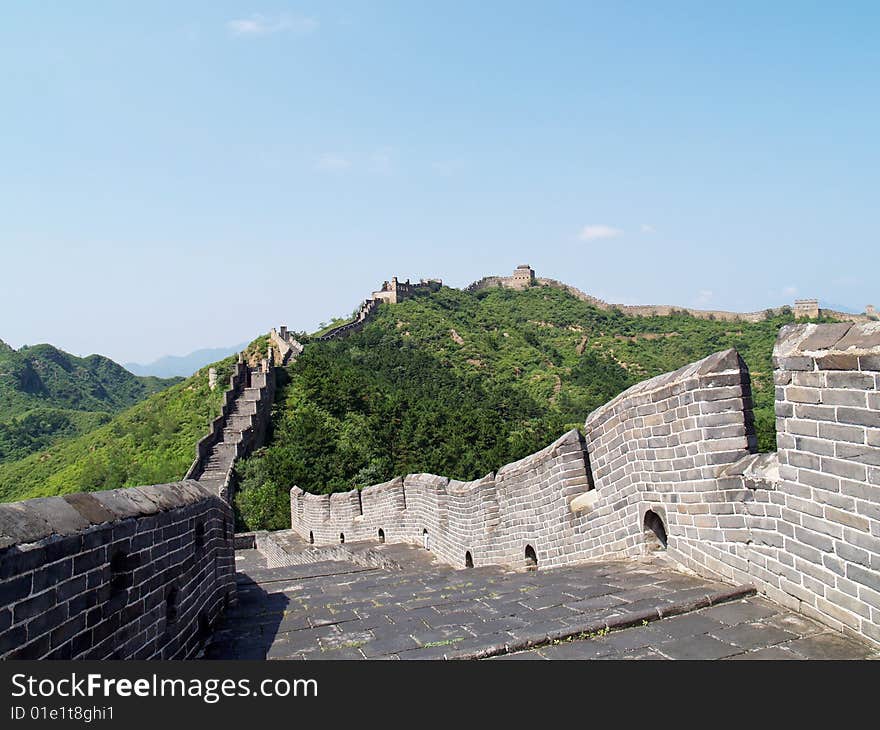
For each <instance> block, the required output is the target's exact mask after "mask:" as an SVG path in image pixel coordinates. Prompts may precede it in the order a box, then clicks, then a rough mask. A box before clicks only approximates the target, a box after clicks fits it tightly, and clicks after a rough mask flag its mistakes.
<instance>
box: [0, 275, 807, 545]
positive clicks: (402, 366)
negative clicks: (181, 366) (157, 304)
mask: <svg viewBox="0 0 880 730" xmlns="http://www.w3.org/2000/svg"><path fill="white" fill-rule="evenodd" d="M791 321H792V316H791V315H790V314H785V315H779V316H768V318H767V319H766V320H764V321H761V322H757V323H746V322H724V321H715V320H704V319H696V318H694V317H692V316H690V315H688V314H685V313H676V314H672V315H669V316H662V317H631V316H627V315H624V314H622V313H621V312H620V311H616V310H608V311H605V310H600V309H597V308H595V307H593V306H592V305H590V304H588V303H586V302H583V301H581V300H579V299H577V298H575V297H573V296H571V295H570V294H568V293H566V292H564V291H561V290H559V289H554V288H549V287H532V288H530V289H528V290H526V291H522V292H516V291H511V290H508V289H491V290H485V291H481V292H477V293H467V292H462V291H459V290H455V289H448V288H444V289H441V290H440V291H439V292H436V293H433V294H424V295H419V296H416V297H414V298H413V299H410V300H407V301H405V302H403V303H401V304H396V305H382V306H381V307H380V308H379V310H378V312H377V314H376V317H375V319H373V320H372V321H371V322H370V323H369V324H368V325H367V326H366V327H365V328H364V330H363V331H362V332H360V333H356V334H352V335H350V336H349V337H347V338H345V339H343V340H338V341H330V342H320V341H317V340H316V339H314V338H312V339H311V341H309V342H308V344H307V347H306V349H305V352H304V353H303V354H302V355H301V356H300V357H299V358H298V359H297V360H296V362H294V363H293V364H292V365H290V366H288V367H287V368H285V369H283V370H280V371H279V388H278V391H277V396H276V402H275V406H274V409H273V415H272V429H271V435H270V440H269V442H268V444H267V446H265V447H264V448H263V449H261V450H259V451H258V452H256V453H255V454H254V455H253V456H252V457H251V458H250V459H247V460H245V461H242V462H240V463H239V465H238V467H237V469H238V472H239V476H240V479H241V484H240V489H239V491H238V494H237V497H236V509H237V514H238V520H239V526H240V527H242V528H275V527H284V526H288V525H289V507H288V504H289V502H288V492H289V489H290V487H291V486H292V485H293V484H297V485H299V486H300V487H302V488H304V489H307V490H309V491H315V492H333V491H339V490H345V489H350V488H351V487H353V486H354V487H363V486H366V485H369V484H375V483H377V482H380V481H383V480H386V479H390V478H391V477H393V476H395V475H399V474H405V473H408V472H418V471H429V472H434V473H440V474H444V475H447V476H450V477H454V478H458V479H473V478H476V477H479V476H482V475H484V474H486V473H488V472H490V471H494V470H496V469H497V468H498V467H499V466H501V465H503V464H505V463H507V462H510V461H512V460H515V459H518V458H521V457H523V456H525V455H527V454H529V453H532V452H533V451H535V450H537V449H540V448H542V447H543V446H545V445H547V444H548V443H550V442H551V441H552V440H553V439H555V438H557V437H558V436H559V435H560V434H561V433H563V432H564V431H565V430H567V429H569V428H571V427H578V426H581V425H582V424H583V422H584V420H585V419H586V416H587V415H588V414H589V413H590V411H592V410H593V409H595V408H597V407H598V406H600V405H602V404H603V403H605V402H607V401H608V400H610V399H611V398H613V397H614V396H615V395H617V394H618V393H620V392H621V391H622V390H624V389H625V388H627V387H629V386H630V385H631V384H633V383H636V382H638V381H640V380H643V379H644V378H648V377H651V376H654V375H658V374H660V373H664V372H668V371H670V370H674V369H676V368H678V367H680V366H682V365H685V364H687V363H690V362H693V361H694V360H697V359H699V358H701V357H704V356H706V355H708V354H710V353H712V352H715V351H717V350H721V349H724V348H727V347H736V348H737V349H738V350H739V352H740V353H741V354H742V355H743V357H744V358H745V360H746V362H747V363H748V365H749V368H750V370H751V374H752V384H753V391H754V396H755V406H756V407H755V413H756V425H757V429H758V434H759V445H760V447H761V448H762V449H763V450H771V449H773V448H775V434H774V426H775V419H774V415H773V374H772V365H771V352H772V348H773V343H774V341H775V339H776V334H777V332H778V329H779V327H781V326H782V325H783V324H786V323H788V322H791ZM265 345H266V337H265V336H263V337H260V338H258V339H257V340H255V341H254V342H253V343H251V345H250V347H249V350H255V349H260V350H262V349H264V348H265ZM33 349H35V348H28V350H27V351H30V350H33ZM9 353H10V350H9V348H0V363H5V362H6V361H7V360H8V359H9ZM17 354H20V353H17ZM74 360H76V359H75V358H74ZM89 360H90V358H85V359H84V361H89ZM233 360H234V359H233V358H227V359H226V360H223V361H221V362H220V363H217V364H216V365H215V366H216V367H217V368H218V370H219V378H220V379H219V382H220V383H224V382H225V381H226V379H227V378H228V374H229V372H230V369H231V367H232V364H233ZM16 362H18V361H16ZM111 365H112V364H111ZM19 367H20V368H21V369H19V370H17V371H15V372H17V373H19V375H17V376H15V377H17V378H18V380H17V381H16V382H19V383H21V382H22V380H26V381H27V382H28V383H32V384H33V383H34V382H36V381H34V380H32V379H31V378H32V376H30V375H23V374H24V373H25V372H26V369H25V368H24V366H22V365H20V364H19ZM41 367H42V368H43V370H40V369H39V368H36V367H32V368H31V369H32V370H34V371H35V372H37V374H38V375H39V376H40V382H42V383H43V388H44V389H46V390H49V389H54V390H53V391H52V392H56V393H57V392H59V391H60V390H61V387H60V383H59V385H58V387H56V385H55V384H54V381H53V380H52V378H51V377H49V376H48V374H47V373H49V372H52V373H55V372H56V371H55V370H54V369H51V370H50V369H49V366H48V365H45V364H43V365H41ZM104 367H107V368H109V372H115V371H114V370H113V368H112V367H111V366H110V365H107V364H106V363H104ZM116 367H118V366H116ZM59 368H60V370H63V371H64V372H69V371H67V370H65V368H63V367H60V366H59ZM0 370H2V372H3V373H4V375H3V376H0V378H6V379H7V380H9V381H11V380H13V376H10V375H9V374H8V373H9V371H10V370H11V368H9V367H8V366H6V365H3V366H2V367H0ZM58 377H59V378H60V373H58ZM83 377H85V376H83ZM74 380H76V379H74ZM46 381H48V384H47V383H46ZM3 382H4V383H5V382H7V381H3ZM77 382H78V381H77ZM104 389H105V390H107V386H106V385H105V386H104ZM32 390H34V389H33V388H31V390H26V389H24V388H22V387H18V388H17V389H16V393H17V394H18V395H16V396H15V397H16V398H24V397H25V396H23V395H21V393H25V394H26V396H27V397H32V396H33V393H32ZM84 390H85V392H86V393H88V392H92V391H89V390H88V389H84ZM221 395H222V388H217V389H215V390H214V391H211V390H209V389H208V383H207V368H203V369H202V370H201V371H199V372H198V373H196V374H195V375H194V376H193V377H191V378H188V379H187V380H184V381H183V382H180V383H177V384H176V385H172V386H171V387H169V388H167V389H165V390H162V391H161V392H159V393H155V394H153V395H151V396H149V397H148V398H146V399H145V400H143V401H142V402H139V403H137V404H136V405H133V406H131V407H130V408H128V409H126V410H124V411H122V412H121V413H118V414H116V415H115V416H113V417H112V419H111V420H110V421H108V422H107V423H105V424H103V425H100V426H99V427H97V428H95V429H94V430H91V431H89V432H88V433H85V434H83V435H80V436H74V437H71V438H68V439H66V440H64V441H60V442H57V443H54V444H52V445H50V446H48V447H46V448H43V449H41V450H40V451H39V452H37V453H33V454H30V455H28V456H26V457H25V458H23V459H19V460H16V461H9V462H7V463H5V464H0V500H14V499H24V498H28V497H35V496H44V495H51V494H63V493H68V492H76V491H90V490H97V489H110V488H115V487H120V486H132V485H137V484H149V483H161V482H165V481H171V480H175V479H179V478H181V477H182V476H183V474H184V473H185V472H186V470H187V468H188V467H189V465H190V463H191V461H192V458H193V453H194V446H195V443H196V442H197V441H198V439H199V438H201V437H202V436H203V435H204V434H205V433H206V432H207V428H208V426H209V423H210V421H211V419H212V418H214V417H215V416H216V415H217V413H218V411H219V405H220V398H221ZM78 397H79V398H81V399H85V398H86V395H84V394H83V393H80V395H79V396H78ZM28 402H30V401H28ZM83 402H87V401H85V400H81V401H75V400H70V401H68V402H67V403H68V404H69V405H73V404H74V403H76V404H78V405H81V404H82V403H83ZM76 412H77V413H87V411H76Z"/></svg>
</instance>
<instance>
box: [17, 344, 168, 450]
mask: <svg viewBox="0 0 880 730" xmlns="http://www.w3.org/2000/svg"><path fill="white" fill-rule="evenodd" d="M179 380H180V379H179V378H173V379H160V378H156V377H150V376H148V377H138V376H135V375H132V374H131V373H130V372H129V371H127V370H125V369H124V368H123V367H122V366H121V365H118V364H117V363H115V362H113V361H112V360H110V359H109V358H106V357H103V356H101V355H89V356H88V357H76V356H75V355H71V354H70V353H68V352H64V350H59V349H58V348H57V347H53V346H52V345H45V344H43V345H34V346H32V347H22V348H21V349H20V350H14V349H13V348H12V347H10V346H9V345H7V344H6V343H5V342H3V341H2V340H0V463H2V462H4V461H8V460H10V459H18V458H21V457H23V456H26V455H27V454H30V453H33V452H34V451H39V450H41V449H43V448H45V447H47V446H49V445H50V444H52V443H54V442H56V441H57V440H58V439H60V438H64V437H68V436H76V435H79V434H82V433H86V432H88V431H91V430H92V429H94V428H96V427H97V426H99V425H101V424H102V423H106V422H107V421H109V420H110V418H111V417H112V416H113V415H114V414H116V413H119V412H120V411H123V410H125V409H126V408H129V407H130V406H132V405H134V404H135V403H137V402H139V401H142V400H143V399H144V398H147V397H148V396H150V395H152V394H154V393H158V392H159V391H161V390H164V389H165V388H167V387H168V386H169V385H172V384H174V383H176V382H178V381H179Z"/></svg>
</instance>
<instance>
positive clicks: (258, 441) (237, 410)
mask: <svg viewBox="0 0 880 730" xmlns="http://www.w3.org/2000/svg"><path fill="white" fill-rule="evenodd" d="M274 392H275V379H274V372H273V360H272V358H271V357H270V358H269V359H268V360H264V361H263V363H262V364H261V365H257V366H256V367H251V366H250V365H248V364H246V363H244V362H243V360H240V361H239V364H238V365H237V366H236V370H235V372H234V374H233V376H232V379H231V381H230V387H229V390H228V391H227V392H226V393H225V394H224V403H223V408H222V412H221V415H220V416H219V417H218V418H217V419H215V421H214V423H213V426H212V430H211V432H210V433H209V434H208V435H207V436H206V437H205V438H204V439H202V441H201V442H200V443H199V445H198V448H197V455H196V461H195V462H194V463H193V466H192V467H191V468H190V471H189V472H188V473H187V478H192V479H195V480H196V481H198V482H200V483H202V484H204V485H205V486H207V487H208V488H209V489H211V490H212V491H214V492H216V493H217V494H218V495H220V496H221V497H222V498H223V499H225V500H227V501H229V500H231V499H232V488H233V483H232V476H233V467H234V466H235V462H236V461H237V460H238V459H239V458H242V457H245V456H247V455H249V454H250V453H251V452H252V451H253V450H254V449H255V448H258V447H259V446H261V445H262V443H263V439H264V437H265V431H266V426H267V423H268V418H269V410H270V409H271V407H272V401H273V398H274Z"/></svg>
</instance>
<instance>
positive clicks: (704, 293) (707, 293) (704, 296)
mask: <svg viewBox="0 0 880 730" xmlns="http://www.w3.org/2000/svg"><path fill="white" fill-rule="evenodd" d="M712 294H713V292H712V290H711V289H700V291H699V292H698V293H697V299H696V303H697V304H708V303H709V300H710V299H712Z"/></svg>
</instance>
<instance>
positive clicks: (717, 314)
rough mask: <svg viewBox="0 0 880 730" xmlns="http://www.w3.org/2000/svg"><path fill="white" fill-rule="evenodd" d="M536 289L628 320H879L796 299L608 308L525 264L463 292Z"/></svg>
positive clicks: (870, 310) (871, 311)
mask: <svg viewBox="0 0 880 730" xmlns="http://www.w3.org/2000/svg"><path fill="white" fill-rule="evenodd" d="M535 285H537V286H549V287H553V288H554V289H560V290H562V291H565V292H567V293H568V294H571V295H572V296H573V297H576V298H578V299H580V300H581V301H583V302H587V303H588V304H591V305H592V306H594V307H597V308H598V309H602V310H605V311H609V310H612V309H613V310H618V311H620V312H622V313H623V314H627V315H629V316H631V317H663V316H668V315H672V314H677V313H682V312H684V313H685V314H689V315H690V316H691V317H696V318H697V319H717V320H721V321H730V322H734V321H742V322H760V321H762V320H764V319H766V318H767V316H768V315H771V316H776V315H779V314H783V313H785V312H787V311H794V314H795V317H797V318H800V317H805V318H810V319H818V318H820V317H825V318H828V319H834V320H837V321H839V322H868V321H870V320H873V319H876V318H877V316H878V315H877V311H876V309H875V308H874V307H873V306H872V305H870V304H869V305H867V306H866V308H865V313H864V314H851V313H849V312H838V311H836V310H833V309H820V308H819V301H818V300H817V299H797V300H795V302H794V307H793V308H791V307H789V306H787V305H783V306H779V307H773V308H771V309H764V310H761V311H757V312H728V311H724V310H718V309H712V310H710V309H693V308H691V307H682V306H676V305H673V304H611V303H609V302H606V301H604V300H603V299H599V298H598V297H594V296H592V295H591V294H587V293H585V292H583V291H581V290H580V289H578V288H577V287H574V286H571V285H570V284H565V283H563V282H561V281H557V280H556V279H548V278H545V277H540V276H535V272H534V270H533V269H532V268H531V267H530V266H529V265H528V264H521V265H520V266H517V267H516V269H515V270H514V272H513V274H512V275H511V276H484V277H483V278H482V279H478V280H477V281H475V282H473V283H472V284H469V285H468V286H466V287H465V288H464V291H466V292H476V291H482V290H484V289H493V288H504V289H515V290H519V291H522V290H523V289H527V288H529V287H530V286H535Z"/></svg>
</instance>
